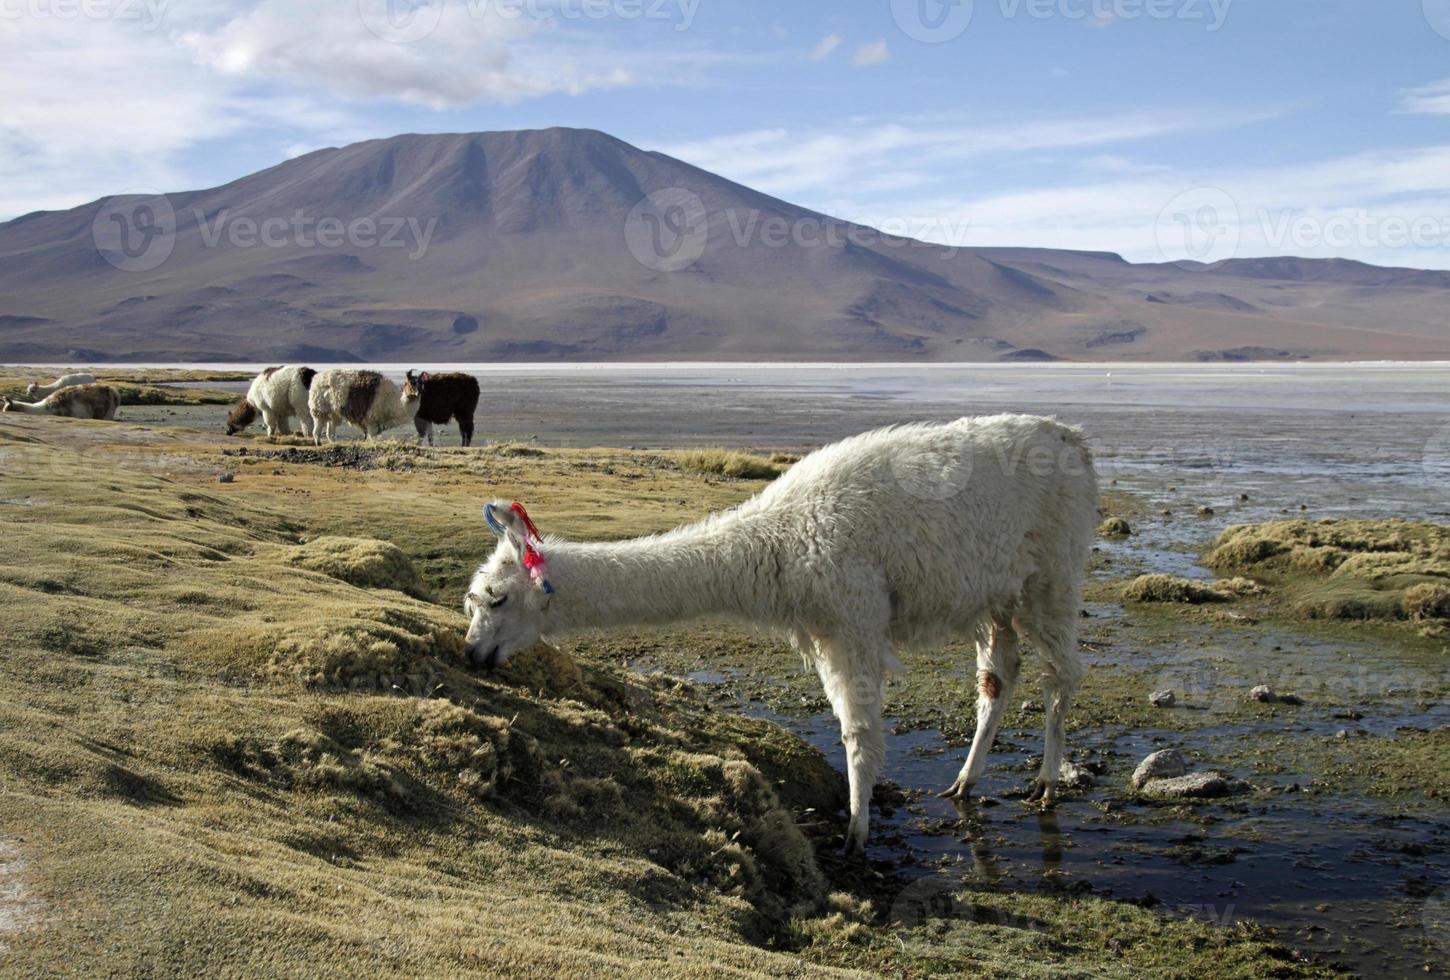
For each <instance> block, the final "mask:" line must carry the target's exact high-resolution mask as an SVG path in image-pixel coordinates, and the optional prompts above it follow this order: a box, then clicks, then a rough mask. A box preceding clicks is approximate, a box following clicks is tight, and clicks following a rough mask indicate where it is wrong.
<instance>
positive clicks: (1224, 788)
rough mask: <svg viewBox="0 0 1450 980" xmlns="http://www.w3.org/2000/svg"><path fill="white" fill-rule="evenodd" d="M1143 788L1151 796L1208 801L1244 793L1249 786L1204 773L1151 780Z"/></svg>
mask: <svg viewBox="0 0 1450 980" xmlns="http://www.w3.org/2000/svg"><path fill="white" fill-rule="evenodd" d="M1141 788H1142V790H1143V792H1144V793H1147V794H1148V795H1150V796H1163V797H1173V798H1179V799H1194V800H1206V799H1216V798H1218V797H1223V796H1232V795H1234V794H1235V793H1242V792H1244V791H1245V790H1247V789H1248V788H1249V785H1248V784H1247V783H1245V782H1243V781H1242V780H1238V779H1234V778H1232V777H1230V776H1225V775H1224V774H1223V773H1219V772H1212V771H1202V772H1194V773H1189V774H1188V775H1186V776H1174V777H1171V778H1167V779H1150V780H1148V782H1147V783H1146V784H1145V785H1143V786H1142V787H1141Z"/></svg>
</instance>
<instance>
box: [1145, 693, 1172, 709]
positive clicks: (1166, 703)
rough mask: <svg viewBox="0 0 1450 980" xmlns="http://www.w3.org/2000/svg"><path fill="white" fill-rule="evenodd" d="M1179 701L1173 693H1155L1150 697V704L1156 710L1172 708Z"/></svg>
mask: <svg viewBox="0 0 1450 980" xmlns="http://www.w3.org/2000/svg"><path fill="white" fill-rule="evenodd" d="M1177 700H1178V698H1177V697H1176V696H1175V695H1174V694H1173V692H1172V691H1154V692H1153V693H1152V694H1150V695H1148V703H1150V704H1151V705H1153V707H1155V708H1171V707H1173V704H1174V702H1175V701H1177Z"/></svg>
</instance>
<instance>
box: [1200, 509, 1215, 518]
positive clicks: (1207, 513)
mask: <svg viewBox="0 0 1450 980" xmlns="http://www.w3.org/2000/svg"><path fill="white" fill-rule="evenodd" d="M1198 516H1199V517H1212V516H1213V508H1212V507H1200V508H1198Z"/></svg>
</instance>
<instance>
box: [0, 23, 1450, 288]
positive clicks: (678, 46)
mask: <svg viewBox="0 0 1450 980" xmlns="http://www.w3.org/2000/svg"><path fill="white" fill-rule="evenodd" d="M390 3H391V5H392V6H391V7H390V6H389V4H390ZM390 14H391V16H392V19H391V20H389V19H388V18H389V15H390ZM938 21H939V22H940V23H941V25H942V26H941V29H940V31H939V32H938V34H937V35H935V36H933V35H932V34H931V30H930V28H929V27H928V26H927V24H928V23H929V22H938ZM554 125H565V126H583V127H593V128H597V129H602V130H605V131H606V132H609V133H612V134H614V135H616V136H619V137H620V138H622V139H625V140H627V141H629V142H631V143H634V144H636V145H639V146H642V147H646V148H649V149H659V150H664V151H666V152H670V153H673V154H675V155H677V156H680V157H682V158H684V159H686V160H689V161H690V162H691V163H695V164H698V165H699V166H702V167H705V168H707V169H710V170H714V171H716V172H718V173H721V174H723V175H725V176H727V177H731V178H733V179H736V180H740V181H742V182H744V183H747V184H750V185H752V186H755V187H757V188H759V189H761V190H764V191H767V192H769V193H773V194H776V195H779V196H781V197H784V198H786V199H788V200H791V201H794V202H796V203H799V204H803V205H806V206H809V207H813V208H816V209H819V210H823V211H826V212H829V213H831V214H835V215H839V216H841V217H846V218H851V219H854V220H859V221H863V222H866V223H870V224H874V225H877V226H881V227H884V228H885V229H886V230H888V231H893V232H901V233H910V234H913V235H916V236H918V237H922V238H926V239H929V240H934V241H941V242H950V243H953V244H967V245H998V244H1000V245H1042V246H1052V247H1066V248H1088V249H1104V250H1113V251H1118V252H1121V253H1123V254H1124V255H1126V256H1127V257H1129V258H1131V259H1133V260H1136V261H1160V260H1162V259H1164V258H1181V257H1185V256H1188V257H1199V258H1210V259H1212V258H1221V257H1225V256H1227V255H1260V254H1298V255H1308V256H1317V257H1331V256H1342V257H1346V258H1357V259H1362V260H1365V261H1371V262H1376V263H1379V264H1385V265H1413V266H1422V267H1434V268H1450V0H958V2H957V3H956V4H955V5H948V6H943V4H942V3H941V2H940V0H834V2H825V0H796V2H792V3H785V2H774V3H769V2H763V0H728V2H727V0H421V2H419V3H417V4H416V7H415V0H305V2H301V0H170V2H167V0H0V178H3V180H0V217H10V216H14V215H18V214H22V213H26V212H28V211H32V210H37V209H42V208H59V207H69V206H72V205H75V204H79V203H82V202H85V201H88V200H93V199H95V198H97V197H101V196H105V195H107V194H112V193H118V192H122V191H129V190H135V189H153V190H181V189H188V188H194V187H205V186H211V185H215V184H219V183H223V182H225V181H227V180H230V179H232V178H235V177H238V176H241V175H243V174H246V173H250V172H252V171H254V170H258V169H261V168H263V167H266V166H270V165H272V164H274V163H276V162H278V161H280V160H282V159H284V158H286V157H288V156H293V155H296V154H298V153H301V152H305V151H307V150H310V149H315V148H318V147H324V146H336V145H343V144H346V143H349V142H353V141H356V140H360V139H367V138H371V137H376V136H388V135H393V134H395V133H399V132H439V131H471V130H489V129H515V128H528V127H543V126H554Z"/></svg>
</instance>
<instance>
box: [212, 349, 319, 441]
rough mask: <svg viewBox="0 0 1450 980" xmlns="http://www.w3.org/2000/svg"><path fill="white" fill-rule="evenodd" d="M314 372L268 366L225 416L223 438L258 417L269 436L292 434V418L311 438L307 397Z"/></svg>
mask: <svg viewBox="0 0 1450 980" xmlns="http://www.w3.org/2000/svg"><path fill="white" fill-rule="evenodd" d="M316 376H317V372H316V371H314V370H312V368H310V367H302V366H301V365H300V364H289V365H286V366H284V367H269V368H267V369H265V370H264V371H262V373H261V374H259V375H257V376H256V378H254V379H253V380H252V386H251V387H250V388H248V389H247V397H245V398H242V399H239V400H238V401H237V403H236V404H235V405H233V406H232V410H231V412H230V413H229V414H228V415H227V435H229V436H234V435H236V434H237V433H238V432H241V431H242V430H243V429H245V428H246V427H247V426H249V425H251V424H252V423H253V422H255V421H257V416H258V415H259V414H260V415H261V417H262V424H263V425H265V426H266V427H267V435H269V436H286V435H291V434H292V419H293V418H294V417H295V418H296V419H298V420H299V421H300V422H301V423H302V434H303V435H304V436H306V437H307V438H309V439H311V438H312V409H311V408H309V407H308V405H307V397H308V393H309V391H310V389H311V388H312V379H313V378H314V377H316Z"/></svg>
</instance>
